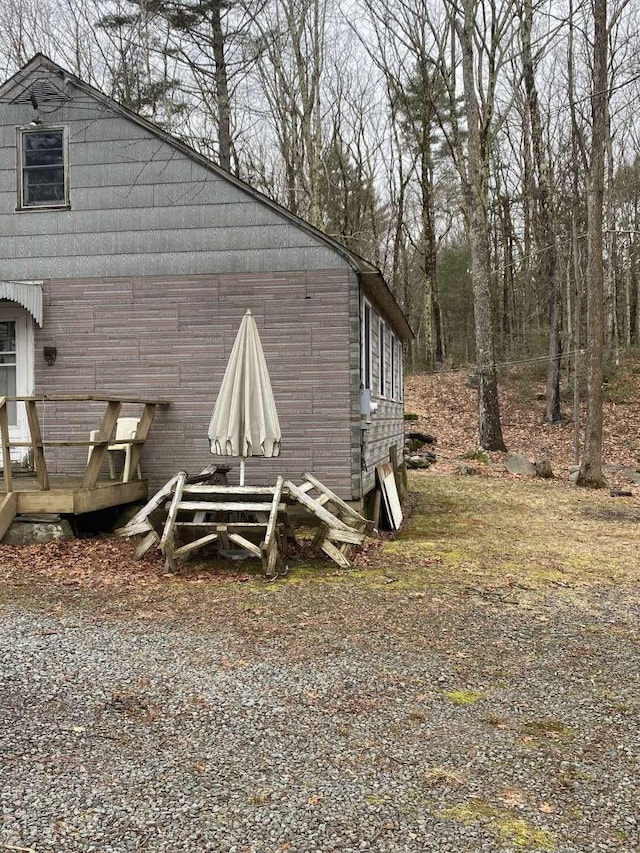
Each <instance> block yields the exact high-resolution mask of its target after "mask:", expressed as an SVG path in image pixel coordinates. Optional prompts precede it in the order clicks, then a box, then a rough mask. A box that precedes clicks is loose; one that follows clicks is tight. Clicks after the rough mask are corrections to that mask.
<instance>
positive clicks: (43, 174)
mask: <svg viewBox="0 0 640 853" xmlns="http://www.w3.org/2000/svg"><path fill="white" fill-rule="evenodd" d="M24 198H25V202H26V203H27V204H33V203H34V202H45V201H64V169H43V168H38V169H25V170H24Z"/></svg>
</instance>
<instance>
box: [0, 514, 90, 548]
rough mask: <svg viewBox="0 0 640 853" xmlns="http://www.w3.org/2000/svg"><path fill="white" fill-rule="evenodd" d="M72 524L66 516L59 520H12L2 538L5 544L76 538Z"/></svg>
mask: <svg viewBox="0 0 640 853" xmlns="http://www.w3.org/2000/svg"><path fill="white" fill-rule="evenodd" d="M74 538H75V536H74V533H73V530H72V529H71V525H70V524H69V522H68V521H67V519H66V518H61V519H60V520H59V521H38V522H31V521H21V520H20V519H17V520H16V521H14V522H12V524H11V527H10V528H9V529H8V530H7V532H6V533H5V535H4V539H3V540H2V544H3V545H35V544H38V543H40V542H52V541H54V540H61V539H74Z"/></svg>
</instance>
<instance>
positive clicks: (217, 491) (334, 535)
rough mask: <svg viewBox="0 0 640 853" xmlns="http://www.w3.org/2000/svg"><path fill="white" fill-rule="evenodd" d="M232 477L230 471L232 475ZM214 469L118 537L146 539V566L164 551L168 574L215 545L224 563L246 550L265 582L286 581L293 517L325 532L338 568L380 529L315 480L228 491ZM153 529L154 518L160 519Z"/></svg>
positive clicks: (306, 477) (156, 500) (167, 489)
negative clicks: (299, 512) (294, 512)
mask: <svg viewBox="0 0 640 853" xmlns="http://www.w3.org/2000/svg"><path fill="white" fill-rule="evenodd" d="M225 470H226V469H225ZM217 473H218V472H217V470H216V467H215V466H209V467H208V468H205V469H204V471H202V472H201V473H200V474H198V475H196V476H194V477H189V476H188V475H187V473H186V472H185V471H180V472H179V473H178V474H176V475H175V477H172V478H171V480H169V482H167V483H165V485H164V486H163V487H162V488H161V489H160V490H159V491H158V492H157V493H156V494H155V495H154V496H153V497H152V498H151V500H150V501H148V503H147V504H146V505H145V506H144V507H143V508H142V509H141V510H140V511H139V512H138V513H136V514H135V515H134V517H133V518H132V519H131V520H130V521H129V522H128V524H127V525H125V527H123V528H120V529H119V530H118V531H116V533H117V535H119V536H125V537H132V536H138V537H141V539H140V541H139V543H138V545H137V547H136V550H135V556H136V558H138V559H140V558H141V557H143V556H144V555H145V554H146V553H147V552H148V551H149V550H150V549H151V548H153V547H158V548H159V549H160V551H161V552H162V554H163V555H164V558H165V566H166V568H167V570H168V571H174V570H175V569H176V567H177V565H178V564H180V563H182V562H184V561H185V560H187V559H188V558H189V556H190V555H192V554H194V553H195V552H196V551H198V550H200V549H202V548H204V547H206V546H210V545H215V547H216V550H217V552H218V555H219V556H221V557H229V556H233V553H234V549H235V551H237V550H240V552H244V554H245V555H246V554H249V555H250V556H253V557H257V558H259V559H260V560H261V561H262V569H263V572H264V574H265V576H266V577H276V576H278V575H283V574H286V572H287V566H286V563H285V559H284V557H285V553H286V545H287V543H288V542H295V533H294V529H293V525H292V523H291V519H290V515H289V511H288V510H289V509H290V508H291V507H293V506H295V505H299V506H300V507H302V508H303V509H304V511H305V514H306V515H307V516H308V515H310V516H312V520H313V521H314V522H315V523H316V524H319V529H318V532H317V534H316V536H315V538H314V540H313V544H314V546H315V547H316V548H319V549H320V550H321V551H323V552H324V553H325V554H326V555H327V556H328V557H330V558H331V559H332V560H334V561H335V562H336V563H337V564H338V565H339V566H342V567H343V568H349V567H350V566H351V563H350V560H349V555H350V553H351V550H352V549H353V548H354V547H356V546H358V545H361V544H362V542H363V541H364V538H365V535H366V534H367V533H370V532H371V530H372V528H373V524H372V522H369V521H367V519H365V518H363V516H361V515H360V514H359V513H358V512H356V511H355V510H354V509H353V508H352V507H350V506H349V505H348V504H347V503H345V501H343V500H342V499H341V498H340V497H339V496H338V495H336V494H335V493H334V492H332V491H331V490H330V489H328V488H327V487H326V486H324V485H323V484H322V483H321V482H320V481H319V480H317V479H316V478H315V477H314V476H313V475H312V474H303V475H302V482H301V483H300V484H299V485H296V484H295V483H292V482H291V481H289V480H287V481H286V482H283V479H282V477H278V479H277V481H276V484H275V486H229V485H227V484H226V478H223V482H220V478H219V477H217V480H218V481H217V482H214V480H216V475H217ZM160 510H162V514H161V516H162V517H161V519H160V522H158V520H157V518H156V519H155V520H154V523H152V521H151V516H152V515H154V514H155V515H156V516H157V515H160V513H159V511H160Z"/></svg>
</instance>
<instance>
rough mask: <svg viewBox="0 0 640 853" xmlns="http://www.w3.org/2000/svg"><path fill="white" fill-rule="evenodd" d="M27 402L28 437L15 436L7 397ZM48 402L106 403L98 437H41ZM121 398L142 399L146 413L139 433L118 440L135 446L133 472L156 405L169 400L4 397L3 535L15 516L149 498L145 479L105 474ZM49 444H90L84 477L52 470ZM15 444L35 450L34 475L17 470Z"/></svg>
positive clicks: (0, 439) (0, 412)
mask: <svg viewBox="0 0 640 853" xmlns="http://www.w3.org/2000/svg"><path fill="white" fill-rule="evenodd" d="M11 401H15V402H19V403H23V404H24V405H25V408H26V414H27V419H28V425H29V434H30V437H29V441H24V442H22V441H21V442H18V441H11V440H10V437H9V423H8V416H7V405H6V404H7V402H11ZM48 401H54V402H69V403H71V402H74V403H87V404H89V403H99V404H103V405H105V407H106V408H105V411H104V413H103V415H102V419H101V421H100V428H99V430H97V431H96V435H95V437H94V438H90V437H89V436H88V435H85V436H82V437H78V438H75V439H74V438H69V439H68V440H64V441H46V440H43V437H42V432H41V429H40V420H39V416H38V408H37V407H38V404H43V403H46V402H48ZM123 403H130V404H139V405H140V406H141V407H142V414H141V417H140V418H139V423H138V427H137V429H136V432H135V435H134V436H133V437H132V438H131V439H125V440H122V439H118V442H117V444H118V447H120V446H121V445H122V444H129V445H130V446H131V464H130V466H129V470H130V471H135V470H136V469H137V466H138V464H139V461H140V454H141V452H142V448H143V445H144V442H145V439H146V438H147V435H148V433H149V429H150V428H151V424H152V423H153V419H154V415H155V412H156V408H157V407H158V406H164V405H168V403H167V402H166V401H162V400H130V399H125V398H115V397H101V396H96V395H80V396H71V395H58V396H48V397H47V396H45V397H41V398H37V399H36V398H35V397H0V444H1V446H2V447H1V449H2V481H0V482H1V483H2V485H1V486H0V539H2V537H3V536H4V534H5V533H6V532H7V530H8V529H9V527H10V525H11V522H12V521H13V519H14V518H15V516H16V515H25V514H36V513H37V514H43V513H60V514H70V515H71V514H72V515H81V514H83V513H86V512H93V511H95V510H99V509H106V508H107V507H112V506H119V505H120V504H127V503H131V502H132V501H138V500H145V498H146V497H147V494H148V489H147V481H146V480H145V479H129V480H128V481H126V482H123V480H113V479H101V468H102V463H103V462H106V454H107V453H108V448H109V444H110V442H112V441H113V438H114V434H115V430H116V424H117V419H118V416H119V414H120V410H121V408H122V405H123ZM48 447H82V448H86V449H87V462H86V467H85V470H84V473H83V474H82V475H81V476H80V475H79V476H67V475H64V476H61V475H57V474H52V475H50V474H49V470H48V466H47V461H46V458H45V452H46V449H47V448H48ZM12 448H27V449H29V450H30V451H31V454H32V459H33V463H34V468H35V470H34V472H33V474H32V475H31V476H29V475H25V474H23V473H21V472H17V471H14V470H13V465H12V460H11V449H12Z"/></svg>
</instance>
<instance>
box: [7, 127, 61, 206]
mask: <svg viewBox="0 0 640 853" xmlns="http://www.w3.org/2000/svg"><path fill="white" fill-rule="evenodd" d="M49 130H59V131H62V166H63V169H64V201H61V202H58V203H56V204H52V203H51V202H47V203H46V204H25V202H24V196H23V185H22V169H23V163H22V138H23V136H24V135H25V134H27V133H38V131H40V132H43V133H44V132H46V131H49ZM16 178H17V180H16V189H17V196H18V197H17V203H16V211H20V212H22V211H27V210H29V211H31V210H69V209H70V207H71V203H70V200H69V136H68V130H67V127H66V125H63V124H54V125H48V124H47V125H44V124H43V125H37V126H35V127H34V126H33V125H30V124H29V125H26V126H22V127H16Z"/></svg>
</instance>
